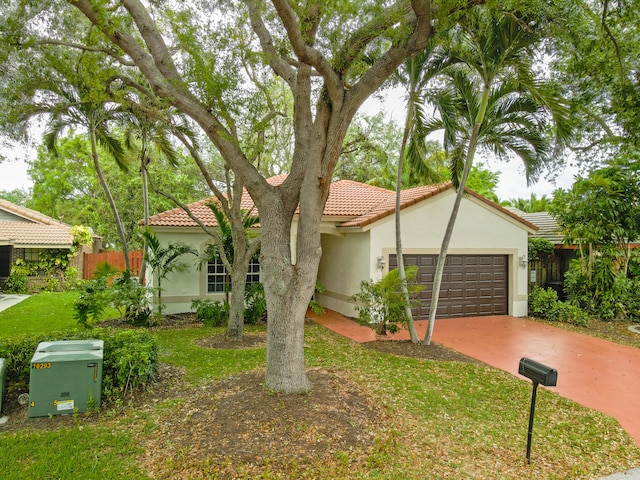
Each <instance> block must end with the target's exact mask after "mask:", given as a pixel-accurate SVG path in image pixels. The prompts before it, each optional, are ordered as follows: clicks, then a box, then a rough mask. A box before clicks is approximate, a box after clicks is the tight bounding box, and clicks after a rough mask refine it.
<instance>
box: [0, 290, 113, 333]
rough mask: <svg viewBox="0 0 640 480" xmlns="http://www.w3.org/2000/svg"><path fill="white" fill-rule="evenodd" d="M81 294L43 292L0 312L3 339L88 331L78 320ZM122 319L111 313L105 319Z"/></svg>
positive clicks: (0, 328)
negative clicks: (75, 306) (76, 307)
mask: <svg viewBox="0 0 640 480" xmlns="http://www.w3.org/2000/svg"><path fill="white" fill-rule="evenodd" d="M77 297H78V293H77V292H60V293H58V292H55V293H54V292H43V293H39V294H37V295H31V296H30V297H28V298H27V299H25V300H23V301H22V302H20V303H18V304H16V305H14V306H13V307H10V308H8V309H7V310H4V311H2V312H0V339H1V338H7V337H9V338H10V337H16V336H20V335H28V334H39V333H43V334H48V333H51V332H56V331H69V330H80V329H84V327H82V326H81V325H78V323H77V321H76V320H74V318H73V316H74V312H73V302H74V301H75V299H76V298H77ZM116 316H118V312H117V310H115V309H112V308H110V309H108V310H107V311H106V312H105V313H104V315H103V318H110V317H111V318H113V317H116Z"/></svg>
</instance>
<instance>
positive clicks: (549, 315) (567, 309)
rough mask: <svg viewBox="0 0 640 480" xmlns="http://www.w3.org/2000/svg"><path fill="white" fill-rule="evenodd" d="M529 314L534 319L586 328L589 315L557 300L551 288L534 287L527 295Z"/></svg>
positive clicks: (576, 307) (578, 308)
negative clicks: (544, 319)
mask: <svg viewBox="0 0 640 480" xmlns="http://www.w3.org/2000/svg"><path fill="white" fill-rule="evenodd" d="M529 313H530V314H531V315H533V316H534V317H538V318H546V319H547V320H551V321H554V322H564V323H570V324H572V325H580V326H587V325H588V324H589V315H588V314H587V313H586V312H585V311H584V310H582V309H581V308H580V307H578V306H576V305H571V304H570V303H567V302H561V301H559V300H558V294H557V293H556V291H555V290H553V289H552V288H547V289H544V288H540V287H537V286H536V287H534V289H533V290H532V292H531V293H530V294H529Z"/></svg>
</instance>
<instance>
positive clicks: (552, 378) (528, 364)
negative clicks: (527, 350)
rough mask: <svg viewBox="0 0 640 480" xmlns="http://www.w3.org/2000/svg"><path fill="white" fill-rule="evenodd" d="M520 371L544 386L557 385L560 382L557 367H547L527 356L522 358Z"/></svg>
mask: <svg viewBox="0 0 640 480" xmlns="http://www.w3.org/2000/svg"><path fill="white" fill-rule="evenodd" d="M518 373H519V374H520V375H524V376H525V377H527V378H529V379H531V380H532V381H533V382H534V383H539V384H540V385H542V386H543V387H555V386H556V383H557V382H558V371H557V370H556V369H554V368H551V367H547V366H546V365H543V364H542V363H540V362H536V361H535V360H531V359H530V358H527V357H523V358H522V359H520V365H519V366H518Z"/></svg>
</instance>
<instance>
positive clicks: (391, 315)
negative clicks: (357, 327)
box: [351, 265, 424, 335]
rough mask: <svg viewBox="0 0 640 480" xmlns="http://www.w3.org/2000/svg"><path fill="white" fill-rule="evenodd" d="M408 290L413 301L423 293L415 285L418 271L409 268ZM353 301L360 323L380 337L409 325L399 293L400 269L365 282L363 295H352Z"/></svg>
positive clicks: (415, 267)
mask: <svg viewBox="0 0 640 480" xmlns="http://www.w3.org/2000/svg"><path fill="white" fill-rule="evenodd" d="M405 272H406V281H407V288H408V290H409V295H410V298H411V301H412V302H413V301H415V296H416V294H418V293H419V292H421V291H422V290H423V289H424V286H423V285H418V284H417V283H416V275H417V273H418V267H417V266H415V265H409V266H407V268H406V270H405ZM351 300H352V301H354V302H356V305H355V309H356V311H357V312H358V320H359V321H360V323H361V324H363V325H367V326H370V327H371V328H375V329H376V332H377V333H378V334H379V335H386V333H387V331H389V332H391V333H394V332H396V331H398V328H399V327H398V324H406V323H407V321H408V319H407V315H406V312H405V302H404V299H403V296H402V292H401V290H400V279H399V276H398V269H393V270H391V271H390V272H389V273H387V274H386V275H385V276H384V277H382V278H381V279H380V280H378V281H373V280H369V281H363V282H361V283H360V292H359V293H357V294H355V295H353V296H352V297H351Z"/></svg>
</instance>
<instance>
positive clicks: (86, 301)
mask: <svg viewBox="0 0 640 480" xmlns="http://www.w3.org/2000/svg"><path fill="white" fill-rule="evenodd" d="M110 300H111V299H110V296H109V292H108V291H107V279H106V277H101V278H97V279H96V280H88V281H86V282H84V284H83V285H82V287H81V289H80V295H79V296H78V298H77V299H76V301H75V302H74V303H73V309H74V311H75V315H74V318H75V319H76V320H77V321H78V323H80V324H81V325H84V326H85V327H89V325H90V322H95V321H96V320H99V318H100V315H102V312H104V310H105V309H106V308H107V307H108V306H109V303H110Z"/></svg>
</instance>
